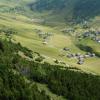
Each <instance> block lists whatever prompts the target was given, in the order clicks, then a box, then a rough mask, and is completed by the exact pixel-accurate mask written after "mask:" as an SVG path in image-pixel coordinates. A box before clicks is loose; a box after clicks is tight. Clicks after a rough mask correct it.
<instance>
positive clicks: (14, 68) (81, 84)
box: [0, 39, 100, 100]
mask: <svg viewBox="0 0 100 100" xmlns="http://www.w3.org/2000/svg"><path fill="white" fill-rule="evenodd" d="M19 51H20V52H23V53H24V54H25V55H26V56H28V57H29V58H30V57H31V56H30V55H32V52H31V51H30V50H28V49H27V48H25V47H22V46H21V45H20V43H17V44H16V43H12V42H11V40H3V39H1V40H0V84H1V86H0V98H2V99H5V100H50V97H49V96H47V95H46V94H45V91H39V90H38V88H37V85H36V84H33V83H32V81H36V82H40V83H45V84H47V85H48V88H49V89H50V90H51V91H52V92H54V93H56V94H58V95H63V96H64V97H65V98H67V99H68V100H87V99H88V100H99V99H100V95H99V91H100V77H99V76H95V75H92V74H86V73H84V72H80V71H79V69H77V68H71V67H70V68H67V67H66V68H63V66H59V65H50V64H48V63H46V62H44V63H40V62H41V61H40V60H37V61H29V60H28V59H26V58H23V57H21V56H20V55H19ZM31 58H32V57H31ZM31 58H30V59H31ZM26 94H27V95H26Z"/></svg>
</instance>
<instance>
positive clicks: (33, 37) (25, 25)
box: [0, 13, 100, 74]
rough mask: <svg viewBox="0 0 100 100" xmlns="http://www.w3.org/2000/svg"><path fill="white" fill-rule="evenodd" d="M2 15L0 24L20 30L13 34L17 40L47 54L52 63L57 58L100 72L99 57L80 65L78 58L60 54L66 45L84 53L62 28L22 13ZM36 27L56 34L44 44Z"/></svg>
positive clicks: (0, 15)
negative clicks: (31, 21) (77, 61)
mask: <svg viewBox="0 0 100 100" xmlns="http://www.w3.org/2000/svg"><path fill="white" fill-rule="evenodd" d="M12 16H16V20H15V19H12ZM0 17H1V19H0V22H1V23H0V26H2V25H5V26H7V27H11V28H14V29H15V30H17V31H18V33H17V34H15V35H14V36H13V38H14V39H15V40H16V41H17V42H21V43H22V45H24V46H26V47H28V48H30V49H31V50H33V51H37V52H39V53H41V54H42V55H45V56H46V60H47V61H49V62H51V63H52V64H53V63H54V62H53V59H54V58H55V59H59V60H61V61H64V62H66V63H68V64H70V65H72V66H76V67H78V68H81V69H83V70H87V71H92V72H94V73H98V74H99V73H100V67H99V65H100V63H99V62H100V59H99V58H90V59H88V60H87V61H86V62H85V64H83V65H81V66H80V65H77V64H76V60H74V59H68V58H66V57H60V56H59V54H61V53H62V51H61V49H62V48H63V47H65V46H67V47H69V48H71V50H72V52H74V53H77V52H81V53H84V52H83V51H81V50H80V49H79V48H77V47H76V46H75V45H74V41H73V40H74V39H73V38H72V37H70V36H65V35H62V33H61V32H60V29H59V30H58V29H56V28H51V27H49V26H43V25H39V24H36V23H30V21H29V18H27V17H25V16H22V15H10V14H2V13H1V14H0ZM34 29H40V30H42V31H44V32H52V33H54V36H52V37H51V39H50V41H49V43H48V45H43V44H42V40H41V39H40V38H39V37H38V35H37V34H36V32H35V31H34ZM94 66H95V67H94Z"/></svg>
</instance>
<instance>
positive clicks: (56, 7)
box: [30, 0, 100, 19]
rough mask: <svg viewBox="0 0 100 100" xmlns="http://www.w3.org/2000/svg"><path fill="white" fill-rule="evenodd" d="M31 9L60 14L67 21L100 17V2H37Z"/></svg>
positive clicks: (93, 0) (82, 0) (85, 0)
mask: <svg viewBox="0 0 100 100" xmlns="http://www.w3.org/2000/svg"><path fill="white" fill-rule="evenodd" d="M30 8H31V9H32V10H33V11H35V10H36V11H42V12H43V11H51V12H52V15H53V14H55V15H56V14H59V13H60V14H61V15H62V16H63V17H64V18H65V19H67V18H69V19H89V18H93V17H95V16H97V15H100V0H37V1H36V3H33V4H32V3H31V4H30ZM69 15H70V17H69Z"/></svg>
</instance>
